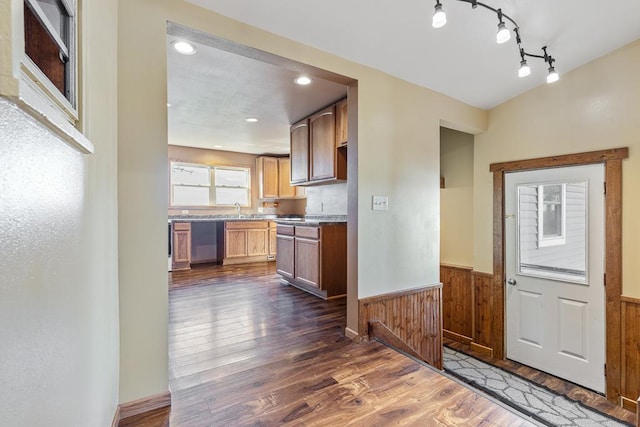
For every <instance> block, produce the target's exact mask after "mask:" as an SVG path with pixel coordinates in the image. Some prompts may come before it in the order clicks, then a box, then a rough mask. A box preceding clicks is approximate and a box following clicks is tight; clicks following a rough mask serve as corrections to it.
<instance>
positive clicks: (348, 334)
mask: <svg viewBox="0 0 640 427" xmlns="http://www.w3.org/2000/svg"><path fill="white" fill-rule="evenodd" d="M344 335H345V336H346V337H347V338H349V339H350V340H351V341H353V342H362V337H361V336H360V335H359V334H358V333H357V332H356V331H354V330H353V329H351V328H349V327H345V328H344Z"/></svg>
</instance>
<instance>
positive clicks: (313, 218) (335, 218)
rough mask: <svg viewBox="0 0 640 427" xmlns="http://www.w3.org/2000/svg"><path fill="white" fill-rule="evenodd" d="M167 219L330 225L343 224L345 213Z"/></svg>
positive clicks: (177, 219)
mask: <svg viewBox="0 0 640 427" xmlns="http://www.w3.org/2000/svg"><path fill="white" fill-rule="evenodd" d="M169 221H170V222H171V221H175V222H217V221H275V222H277V223H278V224H287V225H306V224H309V225H332V224H345V223H346V222H347V216H346V215H308V216H304V217H303V216H301V215H280V216H278V215H260V214H257V215H241V216H240V218H238V216H236V215H197V214H189V215H169Z"/></svg>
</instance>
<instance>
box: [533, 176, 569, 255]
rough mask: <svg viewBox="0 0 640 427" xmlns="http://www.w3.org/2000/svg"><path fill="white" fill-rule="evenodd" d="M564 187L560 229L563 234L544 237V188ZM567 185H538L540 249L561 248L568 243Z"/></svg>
mask: <svg viewBox="0 0 640 427" xmlns="http://www.w3.org/2000/svg"><path fill="white" fill-rule="evenodd" d="M556 185H560V186H562V189H561V200H560V202H559V203H557V204H559V205H560V207H561V215H562V217H561V220H560V221H561V222H560V228H561V232H560V235H559V236H552V237H545V236H544V205H545V201H544V187H546V186H549V187H550V186H556ZM566 202H567V184H565V183H557V184H543V185H538V247H539V248H544V247H549V246H559V245H564V244H566V243H567V235H566V229H567V227H566V225H567V203H566Z"/></svg>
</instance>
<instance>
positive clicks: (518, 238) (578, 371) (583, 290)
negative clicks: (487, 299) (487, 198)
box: [505, 165, 605, 392]
mask: <svg viewBox="0 0 640 427" xmlns="http://www.w3.org/2000/svg"><path fill="white" fill-rule="evenodd" d="M505 217H506V219H505V261H506V264H505V269H506V271H505V278H506V281H507V284H506V285H505V286H506V306H507V308H506V310H507V315H506V318H507V319H506V320H507V321H506V329H507V357H508V358H509V359H512V360H515V361H517V362H520V363H522V364H525V365H528V366H532V367H534V368H536V369H539V370H541V371H545V372H548V373H550V374H553V375H556V376H558V377H561V378H564V379H567V380H569V381H572V382H574V383H577V384H580V385H583V386H585V387H587V388H590V389H592V390H595V391H598V392H604V391H605V376H604V363H605V328H604V326H605V319H604V317H605V292H604V259H605V258H604V257H605V254H604V165H587V166H575V167H562V168H554V169H539V170H533V171H526V172H514V173H507V174H506V175H505Z"/></svg>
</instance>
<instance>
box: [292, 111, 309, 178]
mask: <svg viewBox="0 0 640 427" xmlns="http://www.w3.org/2000/svg"><path fill="white" fill-rule="evenodd" d="M290 133H291V150H290V152H291V184H298V183H301V182H307V181H309V121H308V120H306V119H305V120H303V121H301V122H298V123H296V124H295V125H293V126H291V130H290Z"/></svg>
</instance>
